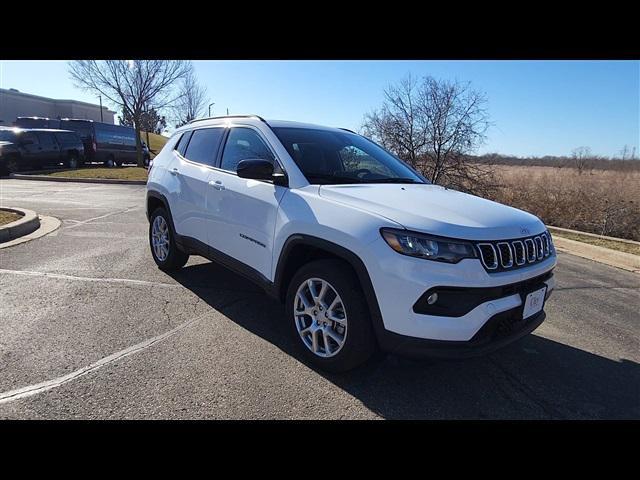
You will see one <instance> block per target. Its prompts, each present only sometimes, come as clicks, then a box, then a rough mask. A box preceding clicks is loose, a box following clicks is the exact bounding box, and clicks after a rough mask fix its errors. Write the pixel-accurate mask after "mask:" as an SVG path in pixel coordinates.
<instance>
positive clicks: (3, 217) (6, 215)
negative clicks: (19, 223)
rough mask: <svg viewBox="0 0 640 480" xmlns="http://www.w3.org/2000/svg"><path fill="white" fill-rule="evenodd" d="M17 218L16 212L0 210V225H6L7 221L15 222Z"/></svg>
mask: <svg viewBox="0 0 640 480" xmlns="http://www.w3.org/2000/svg"><path fill="white" fill-rule="evenodd" d="M19 218H20V215H18V214H17V213H13V212H7V211H6V210H0V225H6V224H7V223H11V222H15V221H16V220H18V219H19Z"/></svg>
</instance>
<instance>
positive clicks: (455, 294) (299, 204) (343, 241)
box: [146, 115, 556, 371]
mask: <svg viewBox="0 0 640 480" xmlns="http://www.w3.org/2000/svg"><path fill="white" fill-rule="evenodd" d="M146 207H147V216H148V219H149V223H150V227H149V241H150V244H151V253H152V255H153V258H154V260H155V262H156V263H157V264H158V266H159V267H160V268H161V269H164V270H170V269H176V268H180V267H182V266H184V264H185V263H186V262H187V259H188V256H189V255H192V254H196V255H201V256H204V257H206V258H209V259H211V260H214V261H217V262H219V263H222V264H223V265H225V266H227V267H229V268H231V269H232V270H234V271H236V272H238V273H240V274H242V275H244V276H245V277H247V278H248V279H250V280H252V281H254V282H256V283H258V284H259V285H260V286H262V287H263V288H264V289H265V291H266V292H268V293H269V294H270V295H272V296H274V297H275V298H277V299H279V300H280V301H284V302H285V306H286V319H285V321H287V322H288V323H289V324H290V326H291V330H292V332H293V334H294V335H295V338H296V341H297V342H298V343H299V345H300V346H301V348H302V351H303V352H304V354H305V355H306V356H307V357H308V358H309V359H310V360H311V362H313V363H314V364H315V365H317V366H319V367H320V368H323V369H326V370H331V371H343V370H347V369H350V368H353V367H355V366H356V365H359V364H361V363H363V362H364V361H365V360H367V359H368V358H369V357H370V356H371V355H372V353H373V352H374V351H375V350H376V349H377V348H380V349H382V350H385V351H390V352H398V353H407V354H413V355H416V354H425V355H429V356H437V357H466V356H472V355H477V354H482V353H486V352H489V351H492V350H494V349H495V348H497V347H500V346H502V345H505V344H507V343H510V342H512V341H513V340H516V339H518V338H520V337H522V336H524V335H526V334H528V333H530V332H531V331H533V330H534V329H535V328H536V327H537V326H538V325H540V324H541V323H542V321H543V320H544V318H545V313H544V310H543V307H544V302H545V300H546V299H547V298H548V297H549V295H550V293H551V290H552V289H553V287H554V284H555V282H554V279H553V273H552V270H553V268H554V267H555V265H556V254H555V250H554V247H553V244H552V240H551V235H550V234H549V232H548V231H547V230H546V228H545V226H544V224H543V223H542V222H541V221H540V220H539V219H538V218H537V217H535V216H533V215H530V214H528V213H525V212H523V211H521V210H517V209H515V208H511V207H507V206H504V205H501V204H498V203H495V202H492V201H489V200H485V199H482V198H478V197H475V196H472V195H468V194H465V193H461V192H458V191H455V190H450V189H446V188H443V187H440V186H436V185H432V184H430V183H429V182H428V181H427V180H426V179H425V178H424V177H422V176H421V175H420V174H419V173H417V172H416V171H415V170H413V169H412V168H411V167H409V166H408V165H406V164H405V163H404V162H402V161H401V160H399V159H398V158H397V157H395V156H393V155H391V154H390V153H388V152H387V151H386V150H384V149H383V148H382V147H380V146H379V145H377V144H376V143H374V142H372V141H370V140H368V139H367V138H365V137H362V136H360V135H357V134H355V133H353V132H351V131H349V130H345V129H337V128H327V127H321V126H317V125H308V124H301V123H295V122H285V121H265V120H263V119H262V118H260V117H258V116H255V115H244V116H240V115H238V116H227V117H220V118H211V119H204V120H198V121H195V122H192V123H190V124H188V125H186V126H184V127H182V128H180V129H178V130H177V131H176V132H175V134H174V135H173V136H172V137H171V139H170V140H169V141H168V142H167V144H166V145H165V146H164V148H163V149H162V151H161V152H160V154H159V155H158V156H157V157H156V158H155V159H154V161H153V165H152V167H151V169H150V171H149V179H148V182H147V204H146Z"/></svg>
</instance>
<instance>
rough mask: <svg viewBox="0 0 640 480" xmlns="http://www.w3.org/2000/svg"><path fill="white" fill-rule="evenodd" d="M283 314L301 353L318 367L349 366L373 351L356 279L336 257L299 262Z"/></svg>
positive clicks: (333, 369) (337, 368) (339, 369)
mask: <svg viewBox="0 0 640 480" xmlns="http://www.w3.org/2000/svg"><path fill="white" fill-rule="evenodd" d="M286 315H287V322H289V324H290V326H291V331H292V333H293V335H294V337H295V339H296V340H295V341H296V343H297V344H298V346H299V347H300V348H301V350H302V353H303V355H304V356H305V358H307V359H308V360H309V362H310V363H312V364H313V365H315V366H317V367H318V368H320V369H322V370H327V371H330V372H344V371H347V370H351V369H353V368H355V367H357V366H359V365H361V364H363V363H365V362H366V361H367V360H369V358H371V356H372V355H373V353H374V352H375V350H376V341H375V337H374V333H373V327H372V325H371V320H370V314H369V309H368V307H367V303H366V301H365V298H364V293H363V292H362V288H361V287H360V282H359V281H358V278H357V277H356V275H355V273H354V271H353V270H352V269H351V268H350V267H349V266H348V265H347V264H346V263H345V262H343V261H341V260H317V261H314V262H311V263H308V264H307V265H304V266H303V267H301V268H300V270H298V272H297V273H296V274H295V275H294V277H293V279H292V280H291V282H290V284H289V288H288V291H287V298H286Z"/></svg>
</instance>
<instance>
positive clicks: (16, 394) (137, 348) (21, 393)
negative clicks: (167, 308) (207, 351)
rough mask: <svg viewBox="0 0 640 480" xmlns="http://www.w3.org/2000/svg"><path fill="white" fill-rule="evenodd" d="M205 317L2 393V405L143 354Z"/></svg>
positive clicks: (0, 397)
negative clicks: (50, 377) (72, 370)
mask: <svg viewBox="0 0 640 480" xmlns="http://www.w3.org/2000/svg"><path fill="white" fill-rule="evenodd" d="M204 316H205V315H200V316H199V317H196V318H192V319H191V320H188V321H186V322H184V323H181V324H180V325H178V326H177V327H175V328H174V329H172V330H169V331H168V332H165V333H163V334H161V335H158V336H155V337H153V338H150V339H149V340H145V341H143V342H140V343H137V344H135V345H133V346H131V347H128V348H125V349H124V350H120V351H119V352H116V353H113V354H111V355H109V356H108V357H104V358H102V359H100V360H98V361H97V362H94V363H92V364H91V365H87V366H86V367H82V368H79V369H78V370H76V371H74V372H71V373H69V374H67V375H63V376H62V377H58V378H54V379H53V380H47V381H46V382H42V383H36V384H35V385H28V386H26V387H22V388H18V389H15V390H9V391H8V392H4V393H0V404H2V403H7V402H13V401H15V400H19V399H21V398H25V397H30V396H32V395H36V394H38V393H42V392H46V391H47V390H51V389H53V388H57V387H59V386H61V385H64V384H65V383H67V382H70V381H71V380H75V379H76V378H78V377H81V376H83V375H86V374H87V373H91V372H93V371H96V370H98V369H99V368H101V367H104V366H105V365H108V364H109V363H112V362H115V361H116V360H119V359H121V358H124V357H127V356H129V355H133V354H134V353H138V352H141V351H142V350H145V349H147V348H149V347H150V346H151V345H153V344H155V343H158V342H161V341H163V340H166V339H167V338H169V337H171V336H173V335H175V334H176V333H178V332H179V331H180V330H182V329H184V328H186V327H188V326H189V325H191V324H193V323H195V322H198V321H200V320H201V319H202V317H204Z"/></svg>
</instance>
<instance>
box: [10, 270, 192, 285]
mask: <svg viewBox="0 0 640 480" xmlns="http://www.w3.org/2000/svg"><path fill="white" fill-rule="evenodd" d="M0 273H7V274H11V275H24V276H30V277H49V278H57V279H60V280H78V281H81V282H105V283H130V284H134V285H148V286H152V287H156V286H157V287H169V288H178V287H180V285H177V284H173V283H162V282H148V281H146V280H135V279H132V278H96V277H76V276H73V275H64V274H62V273H48V272H32V271H29V270H8V269H6V268H0Z"/></svg>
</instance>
